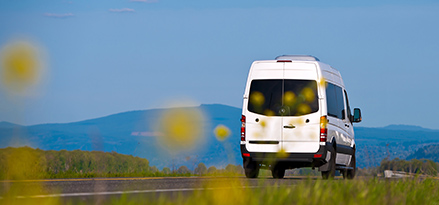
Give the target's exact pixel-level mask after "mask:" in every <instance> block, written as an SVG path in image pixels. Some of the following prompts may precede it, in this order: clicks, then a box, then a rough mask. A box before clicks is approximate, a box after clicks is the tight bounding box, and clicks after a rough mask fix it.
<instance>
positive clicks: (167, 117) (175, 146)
mask: <svg viewBox="0 0 439 205" xmlns="http://www.w3.org/2000/svg"><path fill="white" fill-rule="evenodd" d="M203 127H204V115H203V113H202V112H201V110H199V109H197V108H172V109H167V110H166V111H164V112H163V113H162V115H161V116H160V118H159V119H158V124H157V126H156V129H157V132H159V133H160V136H159V142H160V144H161V145H162V146H164V147H165V148H168V149H169V151H182V150H190V149H193V148H195V147H196V145H197V144H198V143H199V142H200V140H202V135H203V134H204V133H203V131H204V130H203Z"/></svg>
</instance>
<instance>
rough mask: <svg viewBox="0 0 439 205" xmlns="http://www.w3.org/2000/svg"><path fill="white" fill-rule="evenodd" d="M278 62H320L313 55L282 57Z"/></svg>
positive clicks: (277, 58)
mask: <svg viewBox="0 0 439 205" xmlns="http://www.w3.org/2000/svg"><path fill="white" fill-rule="evenodd" d="M276 60H298V61H320V60H319V59H318V58H317V57H315V56H311V55H281V56H278V57H276Z"/></svg>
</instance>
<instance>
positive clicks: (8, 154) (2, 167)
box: [0, 147, 244, 180]
mask: <svg viewBox="0 0 439 205" xmlns="http://www.w3.org/2000/svg"><path fill="white" fill-rule="evenodd" d="M243 173H244V171H243V169H242V167H241V166H236V165H233V164H229V165H227V166H226V167H225V168H224V169H218V168H216V167H215V166H211V167H209V168H207V167H206V165H205V164H204V163H199V164H198V166H197V167H196V168H195V169H194V170H190V169H189V168H188V167H186V166H180V167H179V168H178V169H175V170H171V169H170V168H168V167H164V168H163V169H162V170H159V169H158V168H157V167H155V166H150V165H149V161H148V160H147V159H144V158H140V157H134V156H131V155H124V154H119V153H116V152H102V151H81V150H73V151H67V150H60V151H54V150H41V149H33V148H30V147H19V148H13V147H8V148H4V149H0V179H2V180H5V179H12V180H17V179H52V178H90V177H147V176H193V175H198V176H203V175H239V174H243Z"/></svg>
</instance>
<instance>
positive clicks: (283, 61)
mask: <svg viewBox="0 0 439 205" xmlns="http://www.w3.org/2000/svg"><path fill="white" fill-rule="evenodd" d="M277 62H278V63H291V62H293V61H292V60H277Z"/></svg>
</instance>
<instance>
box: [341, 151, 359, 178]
mask: <svg viewBox="0 0 439 205" xmlns="http://www.w3.org/2000/svg"><path fill="white" fill-rule="evenodd" d="M350 167H352V168H354V169H349V170H346V171H345V173H346V178H348V179H353V178H354V177H355V171H356V169H357V164H356V162H355V152H354V155H352V159H351V164H350ZM344 176H345V175H344V174H343V177H344Z"/></svg>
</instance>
